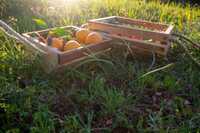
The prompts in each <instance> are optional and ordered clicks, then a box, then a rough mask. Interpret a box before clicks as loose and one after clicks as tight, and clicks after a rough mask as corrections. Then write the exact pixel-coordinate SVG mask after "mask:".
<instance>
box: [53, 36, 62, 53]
mask: <svg viewBox="0 0 200 133" xmlns="http://www.w3.org/2000/svg"><path fill="white" fill-rule="evenodd" d="M51 46H52V47H54V48H57V49H59V50H62V48H63V39H60V38H52V42H51Z"/></svg>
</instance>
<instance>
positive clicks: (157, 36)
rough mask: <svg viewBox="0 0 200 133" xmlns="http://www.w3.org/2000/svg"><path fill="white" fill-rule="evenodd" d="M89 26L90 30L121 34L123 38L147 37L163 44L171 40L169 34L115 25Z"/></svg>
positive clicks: (95, 23)
mask: <svg viewBox="0 0 200 133" xmlns="http://www.w3.org/2000/svg"><path fill="white" fill-rule="evenodd" d="M88 25H89V29H90V30H98V31H104V32H107V33H108V34H121V35H123V36H130V35H138V36H142V37H145V38H146V39H153V40H157V41H161V42H162V41H164V40H166V39H168V38H169V34H165V33H158V32H154V31H144V30H139V29H133V28H127V27H120V26H117V25H113V24H105V23H99V22H89V24H88Z"/></svg>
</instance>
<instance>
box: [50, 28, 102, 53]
mask: <svg viewBox="0 0 200 133" xmlns="http://www.w3.org/2000/svg"><path fill="white" fill-rule="evenodd" d="M102 41H103V37H102V36H101V34H99V33H97V32H91V31H89V30H88V29H84V28H82V29H79V30H78V31H77V32H76V34H75V39H74V40H70V41H68V42H67V43H64V40H63V39H61V38H58V37H50V41H49V40H48V38H47V44H48V45H50V46H52V47H54V48H57V49H59V50H61V51H68V50H72V49H76V48H79V47H81V45H90V44H98V43H100V42H102Z"/></svg>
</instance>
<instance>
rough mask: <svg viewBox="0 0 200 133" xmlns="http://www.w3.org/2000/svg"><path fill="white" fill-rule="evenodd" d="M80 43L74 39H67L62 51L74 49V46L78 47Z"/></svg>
mask: <svg viewBox="0 0 200 133" xmlns="http://www.w3.org/2000/svg"><path fill="white" fill-rule="evenodd" d="M80 46H81V45H80V44H79V43H78V42H77V41H75V40H71V41H68V42H67V43H66V44H65V45H64V51H67V50H71V49H75V48H79V47H80Z"/></svg>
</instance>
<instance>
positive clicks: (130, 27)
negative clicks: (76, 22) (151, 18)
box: [88, 16, 173, 56]
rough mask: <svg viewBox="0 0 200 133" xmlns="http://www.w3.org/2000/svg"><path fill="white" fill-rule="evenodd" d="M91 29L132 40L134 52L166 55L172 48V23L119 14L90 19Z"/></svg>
mask: <svg viewBox="0 0 200 133" xmlns="http://www.w3.org/2000/svg"><path fill="white" fill-rule="evenodd" d="M88 28H89V29H90V30H95V31H102V32H105V33H107V34H108V36H110V37H111V38H114V39H118V40H127V41H129V42H131V44H132V45H131V48H132V49H133V52H134V51H135V52H137V51H142V52H143V53H147V52H149V53H150V52H155V53H156V54H158V55H161V56H166V55H167V52H168V49H169V48H170V41H169V39H170V36H171V33H172V30H173V26H172V25H166V24H160V23H153V22H148V21H143V20H137V19H130V18H125V17H119V16H111V17H106V18H100V19H94V20H90V21H88Z"/></svg>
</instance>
